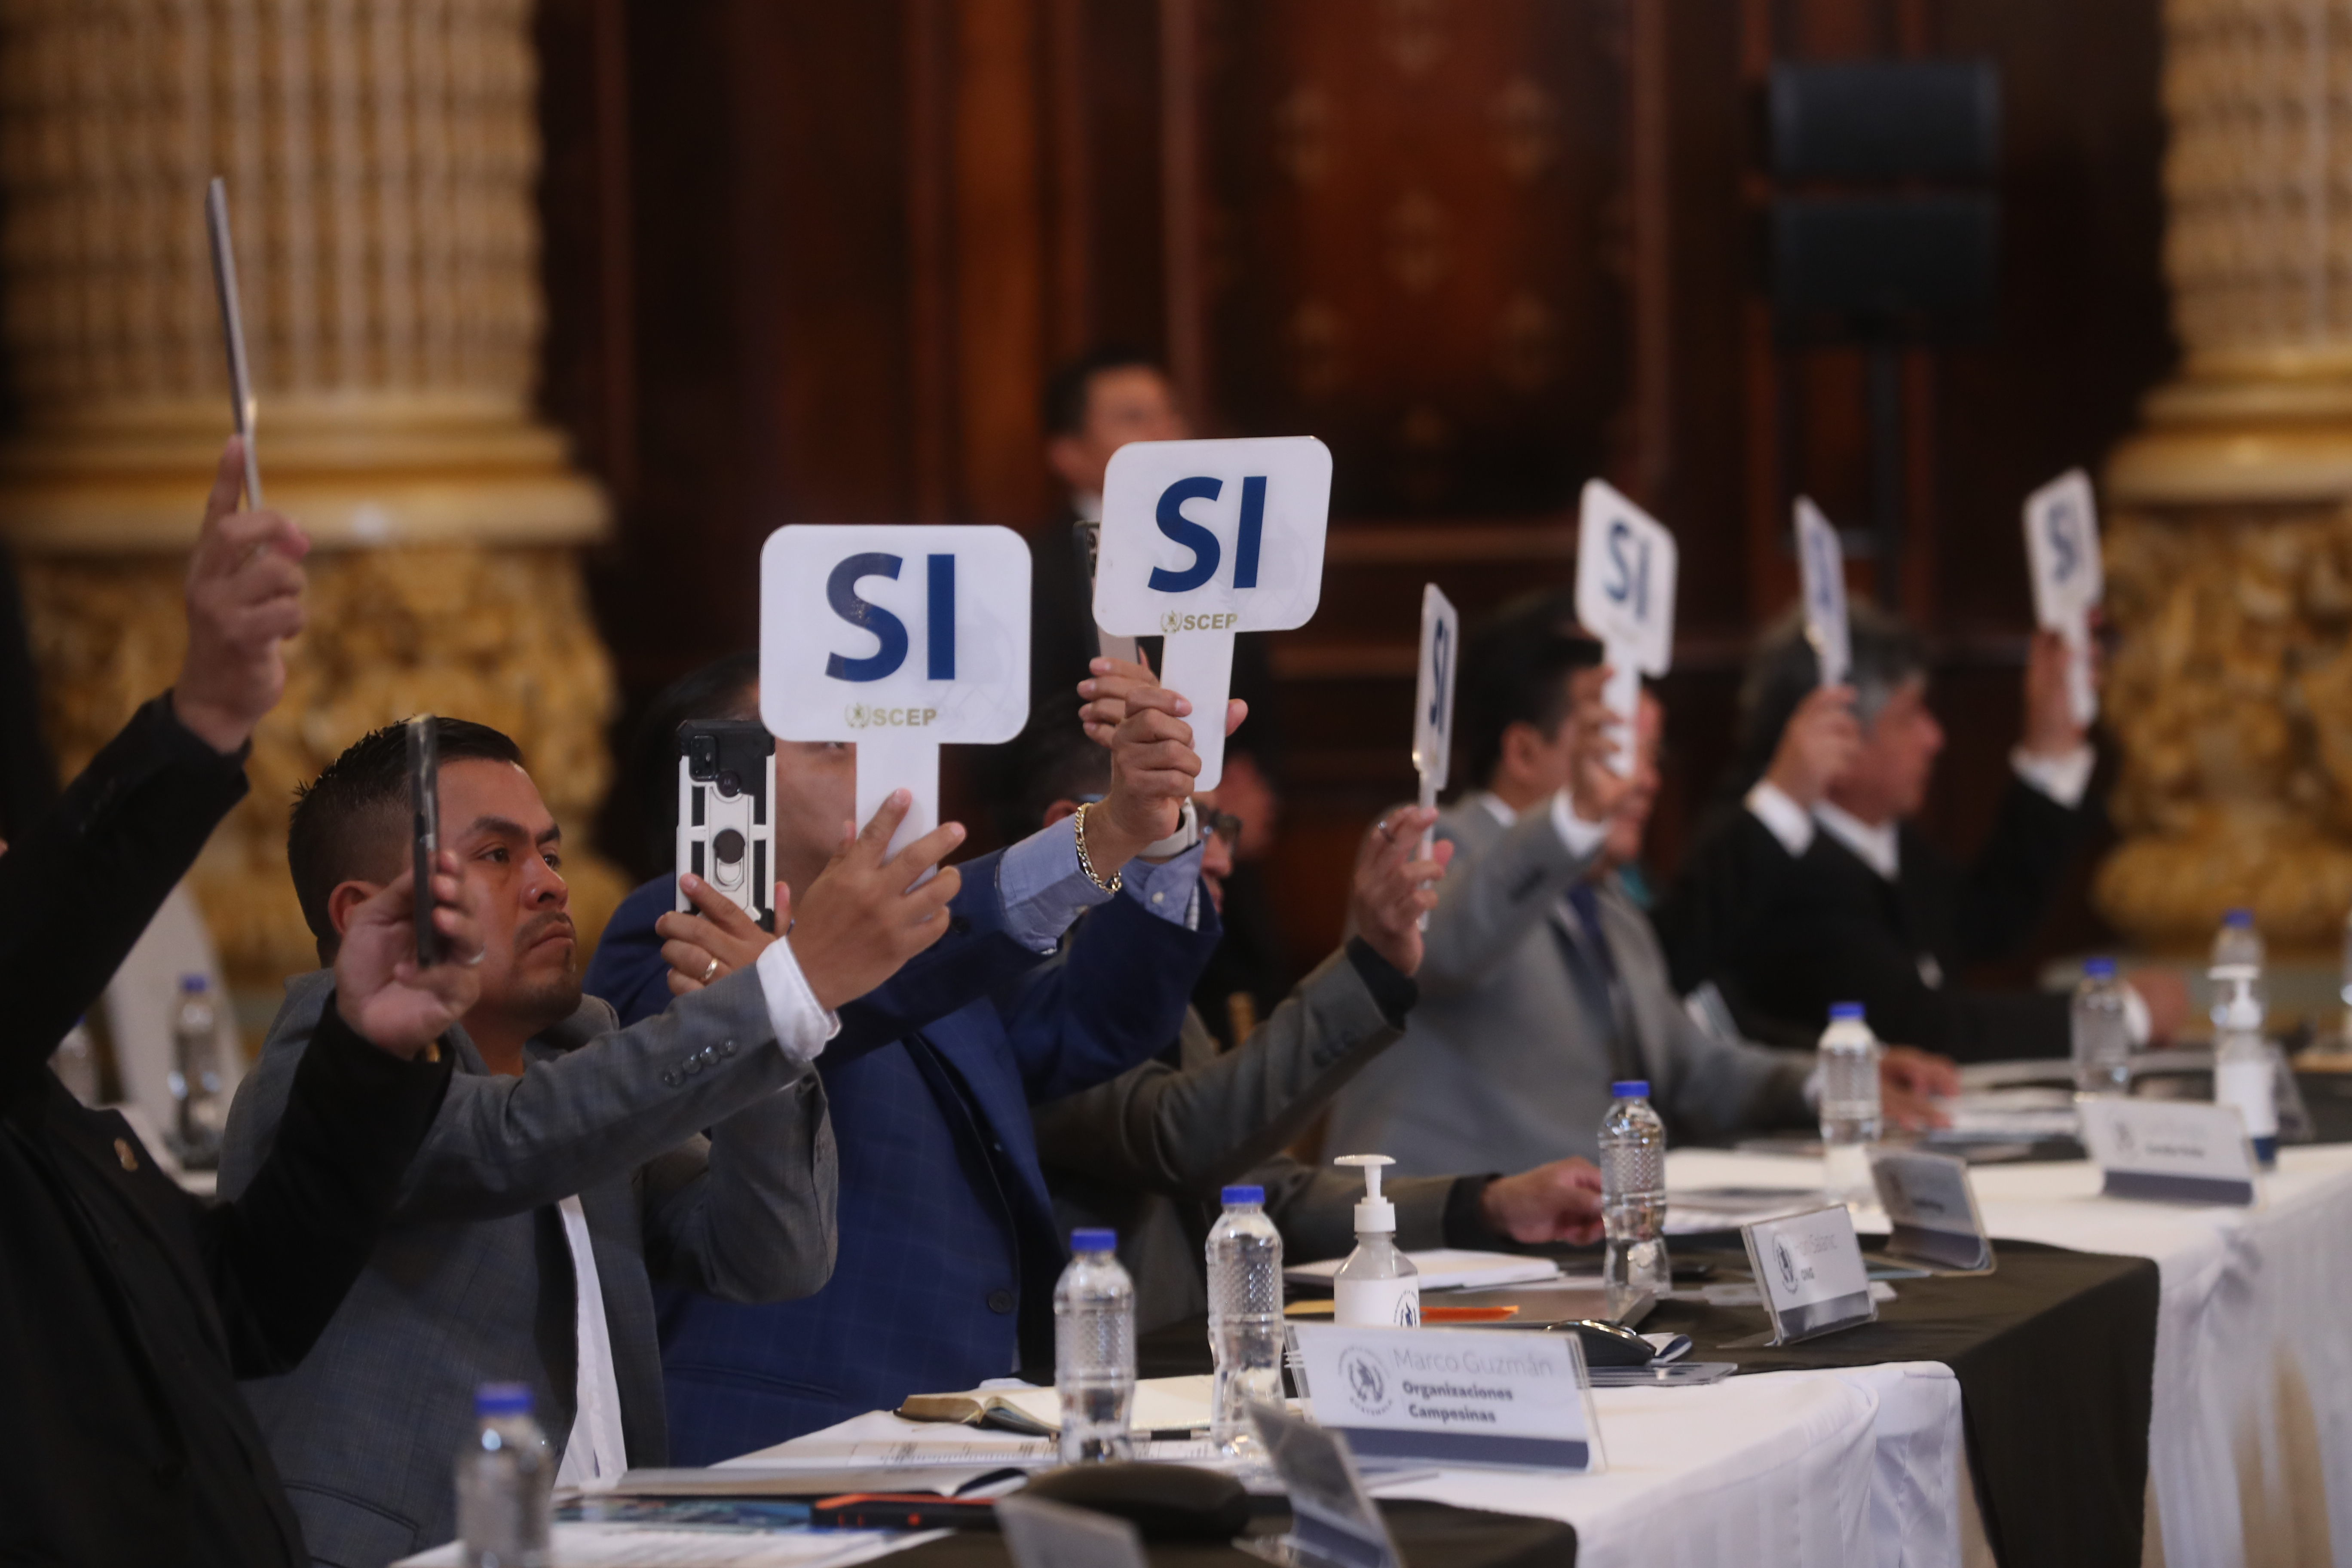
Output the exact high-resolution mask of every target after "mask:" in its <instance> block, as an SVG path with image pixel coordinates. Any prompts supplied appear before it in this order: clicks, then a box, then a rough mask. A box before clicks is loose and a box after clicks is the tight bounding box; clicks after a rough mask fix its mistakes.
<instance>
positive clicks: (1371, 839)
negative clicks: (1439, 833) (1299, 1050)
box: [1348, 805, 1454, 974]
mask: <svg viewBox="0 0 2352 1568" xmlns="http://www.w3.org/2000/svg"><path fill="white" fill-rule="evenodd" d="M1436 820H1437V813H1436V812H1435V811H1433V810H1432V809H1430V808H1429V807H1427V806H1423V805H1410V806H1406V807H1405V808H1403V809H1402V810H1401V811H1398V812H1396V813H1394V814H1392V815H1391V816H1389V817H1388V819H1387V820H1386V821H1383V822H1380V823H1376V824H1374V825H1373V826H1372V829H1371V831H1370V832H1369V833H1367V834H1365V835H1364V841H1363V843H1362V844H1361V845H1360V846H1358V847H1357V849H1356V882H1355V886H1354V888H1353V889H1351V890H1350V892H1349V900H1348V923H1349V926H1350V927H1351V928H1352V929H1353V930H1354V931H1355V933H1356V934H1357V935H1358V936H1360V937H1362V938H1363V939H1364V941H1365V942H1367V943H1369V944H1370V947H1371V950H1372V951H1373V952H1377V953H1379V954H1380V955H1381V957H1382V958H1385V959H1387V960H1388V961H1389V962H1390V963H1392V964H1394V965H1395V966H1396V968H1397V969H1398V971H1399V972H1400V973H1405V974H1411V973H1413V972H1414V971H1415V970H1417V969H1419V968H1420V967H1421V953H1422V942H1421V917H1422V915H1423V913H1424V912H1426V911H1428V910H1433V909H1435V908H1436V907H1437V883H1438V882H1439V881H1441V880H1442V879H1444V876H1445V867H1446V864H1447V862H1449V861H1451V860H1452V859H1453V858H1454V846H1453V845H1452V844H1450V843H1445V842H1440V843H1438V844H1437V845H1436V846H1435V847H1433V849H1432V850H1431V851H1430V854H1429V857H1428V858H1426V859H1423V858H1422V856H1421V840H1422V836H1423V834H1425V833H1427V832H1428V831H1429V826H1430V824H1432V823H1433V822H1435V821H1436Z"/></svg>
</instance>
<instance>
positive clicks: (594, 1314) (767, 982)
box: [555, 942, 841, 1491]
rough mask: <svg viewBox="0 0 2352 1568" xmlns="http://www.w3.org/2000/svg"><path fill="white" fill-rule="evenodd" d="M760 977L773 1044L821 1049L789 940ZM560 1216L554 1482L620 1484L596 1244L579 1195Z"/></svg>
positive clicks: (773, 950)
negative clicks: (568, 1419) (563, 1334)
mask: <svg viewBox="0 0 2352 1568" xmlns="http://www.w3.org/2000/svg"><path fill="white" fill-rule="evenodd" d="M753 968H754V970H755V971H756V972H757V973H758V974H759V976H760V994H761V997H762V998H763V999H764V1000H765V1001H766V1002H767V1005H768V1022H769V1025H770V1026H771V1027H772V1029H773V1030H774V1031H775V1037H776V1047H777V1048H778V1049H779V1050H782V1051H783V1052H784V1053H785V1054H786V1055H788V1056H792V1057H796V1058H799V1059H800V1060H802V1061H807V1062H813V1061H814V1060H816V1058H818V1057H819V1056H821V1055H823V1054H824V1047H825V1042H826V1041H828V1040H830V1039H832V1038H833V1037H834V1036H835V1035H836V1034H839V1033H840V1032H841V1019H840V1018H839V1017H837V1016H835V1015H834V1014H832V1013H830V1012H828V1011H826V1010H825V1009H824V1008H823V1007H820V1006H818V1005H817V1001H816V995H815V994H814V992H812V991H810V990H809V985H808V979H807V977H806V976H805V975H803V974H802V973H801V966H800V963H799V962H798V961H797V960H796V959H794V958H793V948H792V943H790V942H770V943H769V944H768V946H767V948H766V950H765V951H764V952H761V954H760V957H759V960H758V962H757V963H755V964H754V965H753ZM555 1209H556V1213H557V1215H559V1216H561V1217H562V1221H563V1241H564V1245H565V1246H566V1247H568V1248H569V1249H570V1250H571V1253H572V1299H573V1300H574V1302H575V1303H576V1305H575V1307H574V1331H575V1333H576V1336H577V1349H578V1363H579V1372H578V1374H577V1375H578V1383H577V1384H576V1386H575V1389H574V1396H573V1402H572V1404H573V1409H574V1411H575V1412H576V1414H574V1415H573V1416H572V1432H571V1435H570V1436H568V1437H567V1438H565V1439H564V1444H563V1462H562V1465H561V1466H560V1467H559V1468H557V1470H556V1474H555V1484H556V1485H558V1486H564V1487H584V1488H586V1489H590V1490H592V1491H601V1490H604V1489H607V1488H610V1487H614V1486H617V1485H619V1484H620V1480H621V1475H622V1472H624V1471H625V1470H626V1469H627V1468H629V1453H628V1445H627V1442H626V1441H625V1438H624V1437H623V1435H622V1430H621V1381H620V1378H619V1376H618V1375H617V1374H615V1373H614V1370H613V1334H612V1330H611V1327H610V1326H609V1325H608V1324H607V1323H606V1322H605V1321H604V1283H603V1281H602V1279H600V1278H599V1277H598V1275H597V1272H596V1249H595V1247H594V1246H593V1244H592V1243H591V1241H590V1239H589V1236H588V1211H587V1210H586V1209H585V1208H583V1206H582V1205H581V1203H580V1199H579V1196H578V1195H577V1194H574V1195H572V1196H571V1197H568V1198H565V1199H563V1200H562V1201H561V1202H559V1203H558V1204H557V1205H555Z"/></svg>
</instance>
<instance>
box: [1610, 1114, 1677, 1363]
mask: <svg viewBox="0 0 2352 1568" xmlns="http://www.w3.org/2000/svg"><path fill="white" fill-rule="evenodd" d="M1609 1095H1610V1100H1609V1110H1608V1114H1606V1115H1604V1116H1603V1117H1601V1229H1602V1232H1603V1234H1604V1235H1605V1236H1606V1237H1607V1241H1606V1244H1605V1247H1606V1250H1605V1252H1604V1255H1603V1258H1602V1261H1601V1282H1602V1284H1603V1285H1605V1286H1606V1287H1607V1289H1608V1291H1609V1310H1610V1312H1611V1314H1612V1316H1613V1315H1615V1314H1617V1313H1619V1312H1621V1311H1622V1310H1624V1309H1625V1307H1626V1306H1627V1305H1628V1304H1630V1303H1631V1302H1632V1300H1633V1298H1634V1297H1636V1296H1638V1295H1641V1294H1642V1293H1643V1292H1644V1291H1646V1292H1648V1293H1649V1294H1651V1295H1653V1296H1664V1294H1665V1293H1666V1292H1667V1291H1668V1290H1670V1289H1673V1288H1674V1268H1673V1265H1672V1264H1671V1263H1670V1262H1669V1261H1668V1260H1667V1258H1666V1124H1665V1123H1664V1121H1660V1120H1659V1118H1658V1113H1657V1111H1656V1110H1654V1109H1652V1108H1651V1105H1650V1086H1649V1084H1648V1083H1647V1082H1646V1081H1645V1080H1643V1079H1622V1080H1621V1081H1619V1082H1616V1083H1612V1084H1611V1085H1610V1086H1609Z"/></svg>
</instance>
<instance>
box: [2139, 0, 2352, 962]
mask: <svg viewBox="0 0 2352 1568" xmlns="http://www.w3.org/2000/svg"><path fill="white" fill-rule="evenodd" d="M2165 18H2166V39H2167V58H2166V64H2165V83H2164V86H2165V110H2166V115H2167V118H2168V121H2169V123H2170V128H2171V132H2172V135H2171V143H2170V150H2169V152H2168V155H2167V159H2166V164H2165V192H2166V199H2167V205H2168V224H2167V232H2166V244H2165V268H2166V273H2167V276H2168V279H2169V280H2170V283H2171V286H2172V295H2173V316H2174V321H2175V325H2176V327H2177V329H2178V330H2179V334H2180V338H2181V341H2182V343H2183V344H2184V346H2185V347H2186V349H2187V353H2186V355H2185V357H2184V362H2183V364H2182V369H2181V374H2180V375H2179V378H2178V379H2177V380H2175V381H2173V382H2172V383H2170V384H2168V385H2166V386H2163V387H2160V388H2158V390H2157V391H2156V392H2155V393H2154V394H2152V395H2150V397H2149V398H2148V400H2147V409H2146V417H2147V428H2146V429H2144V430H2143V431H2142V432H2141V433H2140V434H2138V435H2137V436H2135V437H2132V438H2131V439H2130V440H2128V441H2126V442H2125V443H2124V445H2123V446H2122V447H2119V448H2118V449H2117V450H2116V453H2115V455H2114V457H2113V458H2112V459H2111V461H2110V463H2109V466H2108V472H2107V489H2108V499H2109V503H2110V509H2111V512H2112V516H2111V518H2110V520H2109V523H2108V528H2107V550H2106V553H2107V581H2108V594H2109V607H2110V611H2111V613H2112V615H2113V616H2114V618H2115V621H2116V625H2117V626H2119V627H2120V628H2121V630H2122V632H2123V634H2124V637H2123V643H2122V647H2121V649H2120V651H2119V652H2118V655H2117V657H2116V664H2115V667H2114V668H2113V671H2112V675H2111V680H2110V684H2109V691H2108V699H2107V704H2106V710H2107V722H2108V725H2109V728H2110V730H2111V731H2113V733H2114V734H2115V735H2116V738H2117V740H2118V741H2119V742H2121V745H2122V750H2123V756H2124V768H2123V774H2122V778H2121V782H2120V784H2119V787H2118V789H2117V792H2116V800H2115V811H2116V821H2117V824H2118V826H2120V827H2121V828H2122V829H2123V830H2124V833H2125V835H2126V841H2125V843H2124V844H2123V845H2122V846H2121V847H2118V848H2117V850H2116V853H2115V854H2114V855H2113V856H2112V857H2111V858H2109V859H2108V861H2107V862H2106V864H2105V866H2103V867H2102V868H2100V871H2099V876H2098V879H2097V882H2096V884H2095V898H2096V900H2097V901H2098V903H2099V906H2100V908H2101V910H2102V911H2103V912H2104V913H2105V915H2106V916H2107V918H2108V919H2110V920H2111V921H2114V922H2115V923H2116V925H2117V926H2118V927H2120V928H2121V929H2123V930H2124V931H2127V932H2129V933H2131V934H2133V935H2134V936H2136V937H2138V938H2139V939H2141V940H2142V941H2144V942H2148V943H2150V944H2152V945H2158V946H2168V947H2174V948H2179V947H2185V946H2190V945H2193V944H2196V943H2199V942H2202V941H2203V940H2204V939H2205V938H2206V936H2207V935H2208V934H2209V933H2210V931H2211V929H2212V926H2213V923H2214V921H2216V919H2217V918H2218V917H2219V915H2220V913H2221V910H2223V909H2224V908H2226V907H2228V906H2230V905H2232V904H2243V905H2247V906H2250V907H2252V909H2253V910H2254V911H2255V914H2256V917H2257V919H2258V920H2259V921H2261V924H2262V926H2263V931H2264V932H2265V933H2266V934H2267V935H2268V936H2269V937H2270V938H2271V940H2272V941H2273V942H2275V943H2282V944H2284V945H2286V946H2289V947H2327V948H2332V947H2333V946H2334V944H2335V943H2336V941H2337V939H2338V937H2339V936H2340V933H2341V931H2342V926H2343V921H2344V916H2345V910H2346V909H2347V905H2352V0H2319V3H2317V4H2314V3H2312V0H2168V4H2167V5H2166V10H2165Z"/></svg>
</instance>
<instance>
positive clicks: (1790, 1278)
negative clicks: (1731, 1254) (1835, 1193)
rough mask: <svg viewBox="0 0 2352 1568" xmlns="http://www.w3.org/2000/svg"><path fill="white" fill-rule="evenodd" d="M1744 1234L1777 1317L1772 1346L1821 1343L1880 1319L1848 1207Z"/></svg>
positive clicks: (1761, 1225)
mask: <svg viewBox="0 0 2352 1568" xmlns="http://www.w3.org/2000/svg"><path fill="white" fill-rule="evenodd" d="M1739 1234H1740V1237H1741V1238H1742V1239H1743V1240H1745V1241H1746V1242H1747V1243H1748V1267H1749V1268H1753V1269H1754V1270H1755V1272H1756V1283H1757V1286H1758V1288H1759V1290H1760V1291H1761V1293H1762V1295H1763V1298H1764V1310H1765V1311H1766V1312H1768V1313H1769V1314H1770V1315H1771V1319H1772V1338H1771V1343H1773V1344H1776V1345H1785V1344H1791V1343H1794V1342H1796V1341H1798V1340H1810V1339H1815V1338H1818V1337H1820V1336H1821V1335H1822V1334H1827V1333H1833V1332H1835V1331H1837V1330H1839V1329H1850V1328H1852V1327H1853V1325H1855V1324H1856V1323H1867V1322H1872V1321H1875V1320H1876V1319H1877V1317H1878V1303H1877V1302H1875V1301H1874V1300H1871V1299H1870V1271H1869V1270H1868V1269H1867V1268H1864V1267H1863V1262H1862V1243H1861V1242H1860V1241H1858V1240H1857V1239H1855V1237H1854V1234H1853V1215H1851V1214H1849V1213H1847V1212H1846V1206H1845V1205H1843V1204H1832V1205H1829V1206H1828V1207H1826V1208H1818V1209H1811V1210H1808V1211H1807V1212H1805V1213H1803V1214H1792V1215H1788V1216H1787V1217H1786V1218H1784V1219H1768V1220H1762V1221H1759V1222H1758V1223H1757V1224H1755V1225H1748V1226H1740V1228H1739Z"/></svg>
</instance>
